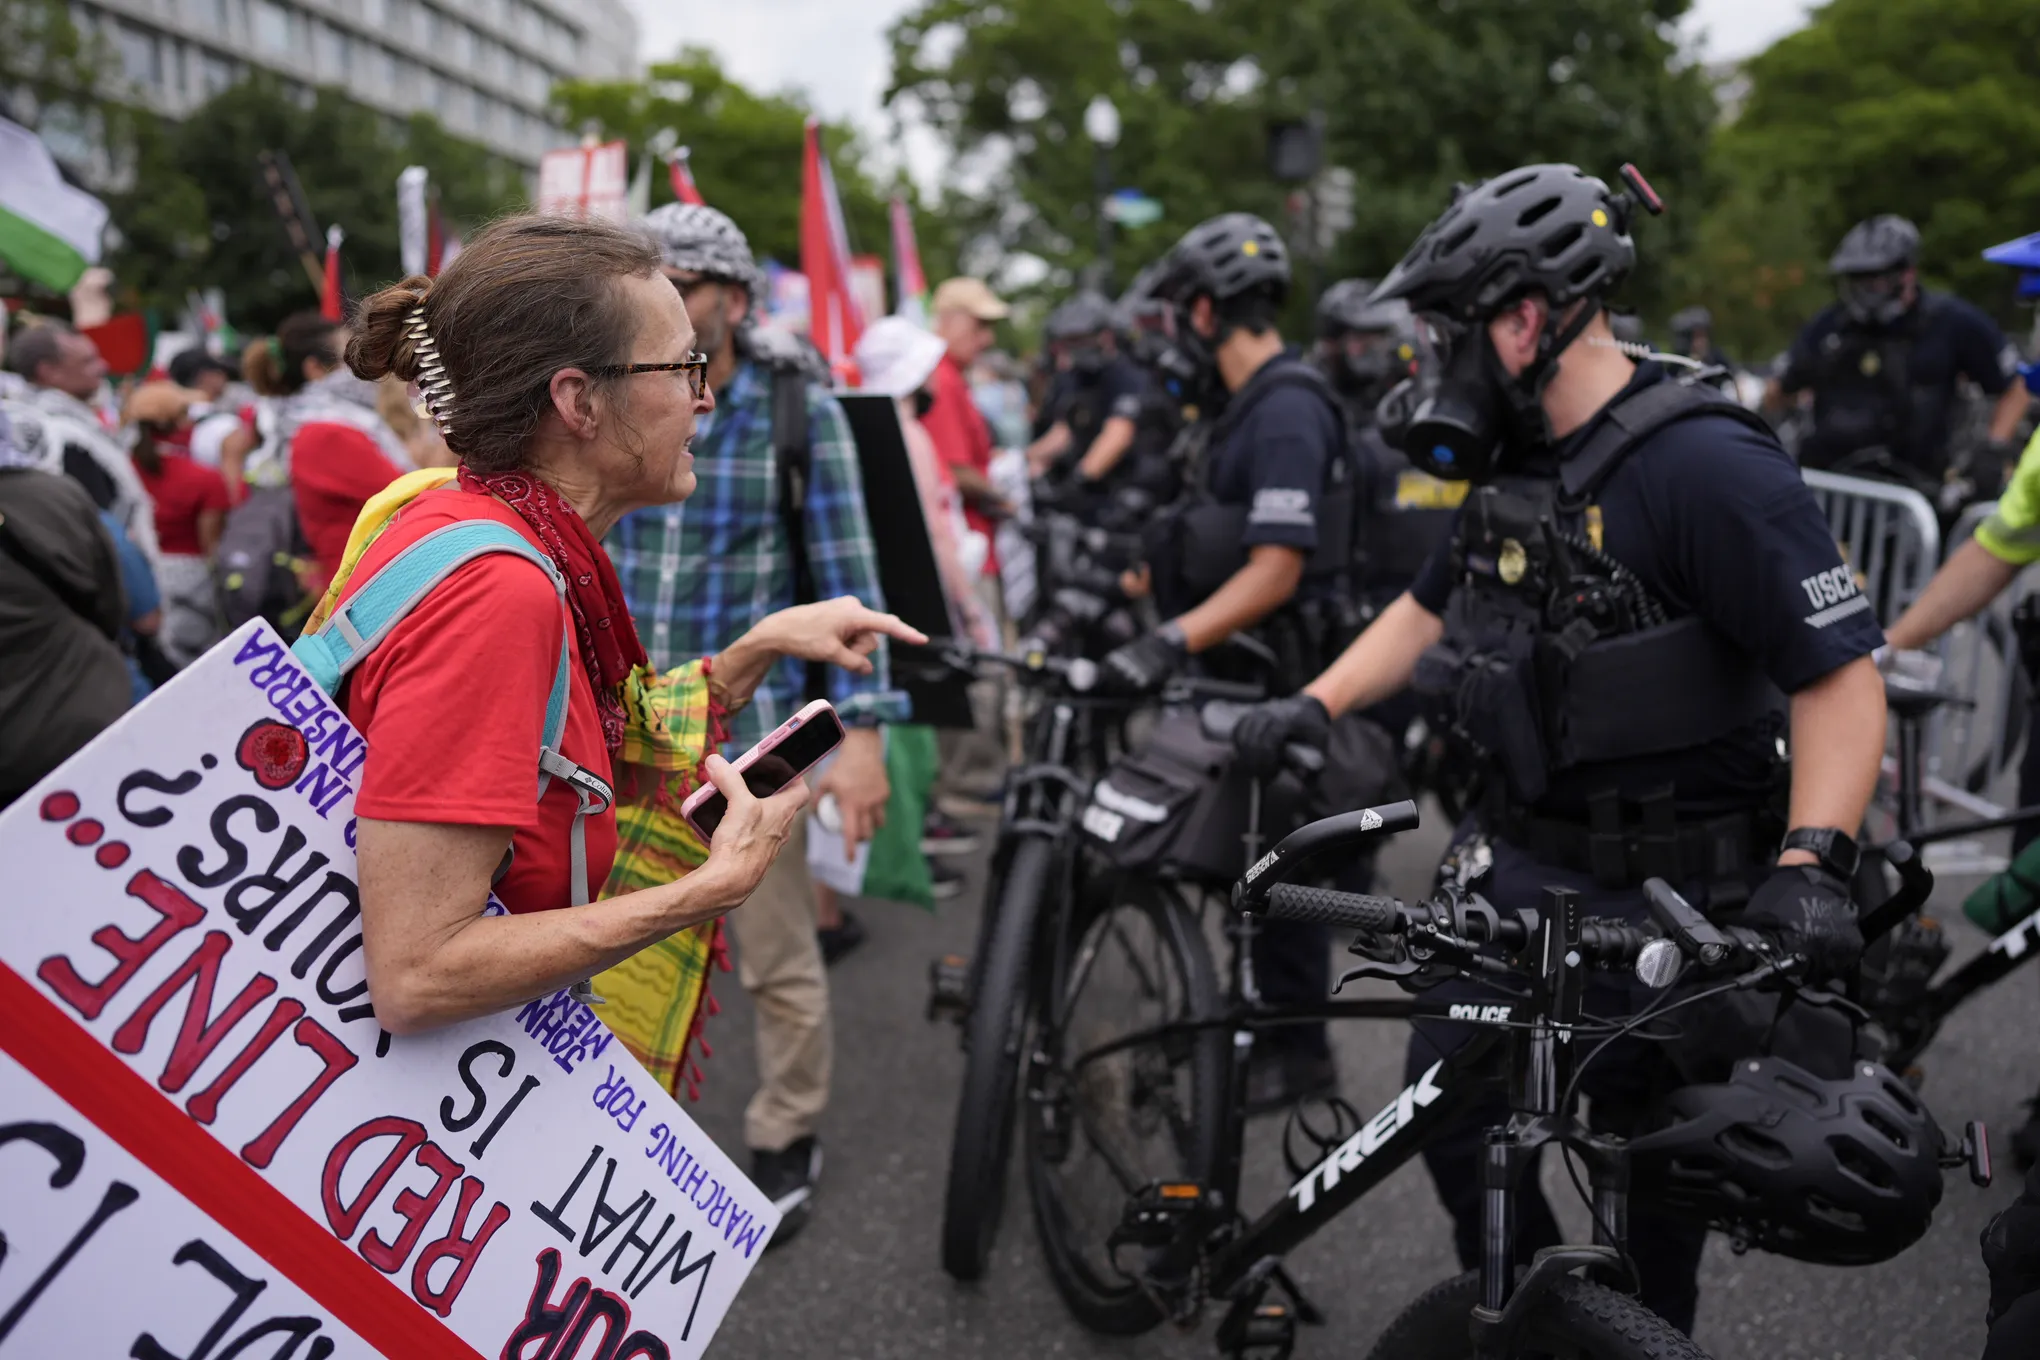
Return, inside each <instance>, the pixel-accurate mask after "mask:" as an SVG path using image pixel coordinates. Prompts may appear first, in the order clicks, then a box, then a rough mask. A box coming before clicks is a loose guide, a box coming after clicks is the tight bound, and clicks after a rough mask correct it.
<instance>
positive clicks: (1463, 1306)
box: [1367, 1271, 1708, 1360]
mask: <svg viewBox="0 0 2040 1360" xmlns="http://www.w3.org/2000/svg"><path fill="white" fill-rule="evenodd" d="M1479 1302H1480V1272H1479V1271H1468V1272H1467V1273H1466V1274H1464V1275H1460V1276H1457V1277H1455V1278H1453V1279H1450V1280H1447V1281H1445V1282H1444V1283H1443V1284H1439V1285H1434V1286H1432V1287H1431V1289H1430V1290H1429V1291H1427V1292H1426V1293H1424V1294H1423V1295H1421V1296H1420V1297H1418V1299H1417V1300H1416V1302H1414V1303H1412V1304H1411V1305H1410V1306H1409V1307H1407V1308H1405V1309H1403V1311H1402V1313H1401V1314H1400V1315H1398V1316H1397V1317H1396V1319H1395V1321H1393V1322H1391V1323H1389V1324H1388V1330H1386V1331H1384V1332H1383V1333H1382V1334H1381V1339H1380V1340H1378V1341H1376V1342H1375V1343H1374V1349H1373V1350H1371V1351H1369V1352H1368V1353H1367V1355H1368V1360H1472V1357H1473V1337H1472V1333H1471V1330H1470V1326H1469V1324H1470V1322H1471V1319H1472V1314H1473V1309H1474V1306H1475V1305H1476V1304H1478V1303H1479ZM1509 1354H1510V1356H1511V1357H1512V1360H1533V1357H1535V1358H1536V1360H1543V1357H1547V1356H1548V1357H1551V1360H1708V1356H1707V1352H1706V1351H1703V1350H1701V1349H1700V1347H1699V1346H1698V1345H1697V1344H1696V1343H1695V1342H1694V1340H1693V1338H1691V1337H1689V1336H1687V1335H1686V1334H1685V1333H1684V1332H1681V1331H1679V1330H1678V1329H1677V1328H1676V1327H1674V1326H1672V1324H1670V1323H1669V1322H1666V1321H1665V1320H1664V1319H1663V1318H1661V1317H1659V1316H1658V1315H1657V1314H1656V1313H1653V1312H1651V1311H1650V1310H1649V1309H1648V1308H1645V1307H1644V1306H1643V1305H1642V1304H1640V1303H1638V1302H1637V1301H1636V1300H1635V1299H1633V1298H1631V1297H1630V1296H1629V1295H1627V1294H1620V1293H1617V1292H1616V1291H1615V1290H1612V1289H1608V1288H1605V1287H1604V1286H1602V1285H1598V1284H1594V1283H1592V1282H1590V1281H1587V1280H1582V1279H1579V1278H1577V1277H1576V1276H1570V1275H1569V1276H1567V1277H1566V1278H1564V1279H1562V1280H1560V1281H1558V1282H1557V1283H1556V1284H1554V1285H1553V1286H1552V1288H1551V1292H1550V1293H1548V1294H1546V1295H1545V1296H1544V1299H1543V1300H1542V1302H1541V1303H1540V1304H1539V1305H1538V1306H1537V1309H1536V1311H1534V1312H1533V1313H1532V1314H1531V1315H1530V1316H1529V1318H1527V1319H1526V1320H1525V1321H1524V1324H1523V1330H1522V1331H1521V1332H1520V1333H1518V1335H1517V1344H1516V1346H1515V1347H1514V1348H1513V1349H1512V1350H1511V1351H1510V1352H1509Z"/></svg>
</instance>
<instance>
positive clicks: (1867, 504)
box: [1803, 468, 1941, 625]
mask: <svg viewBox="0 0 2040 1360" xmlns="http://www.w3.org/2000/svg"><path fill="white" fill-rule="evenodd" d="M1803 475H1804V476H1805V478H1806V484H1807V486H1808V487H1810V488H1812V490H1813V495H1814V499H1815V500H1817V501H1819V502H1820V508H1821V510H1822V511H1823V512H1824V513H1825V514H1826V515H1827V518H1828V527H1829V528H1830V529H1831V530H1833V532H1834V536H1835V542H1836V543H1838V544H1840V545H1841V549H1842V559H1843V560H1844V561H1846V562H1847V563H1848V564H1849V567H1850V569H1851V570H1853V571H1854V572H1855V573H1856V576H1857V579H1858V580H1859V581H1860V582H1861V584H1862V590H1863V593H1864V594H1865V595H1868V596H1869V597H1870V602H1871V603H1872V604H1873V605H1875V606H1876V608H1877V619H1878V621H1879V622H1880V623H1884V624H1887V625H1888V624H1890V623H1891V622H1892V621H1893V620H1894V619H1896V618H1897V617H1898V616H1899V614H1901V613H1903V612H1904V610H1905V607H1906V606H1907V605H1909V604H1911V603H1912V602H1913V599H1914V598H1915V597H1916V596H1918V594H1919V593H1920V591H1921V590H1923V589H1925V588H1926V584H1927V582H1928V581H1929V580H1931V579H1932V578H1933V575H1934V570H1935V568H1937V567H1939V566H1940V565H1941V522H1940V520H1939V518H1938V517H1936V515H1935V514H1934V507H1933V506H1932V505H1930V504H1928V502H1927V498H1926V497H1925V496H1922V495H1921V494H1920V493H1919V492H1917V491H1914V490H1913V489H1912V488H1911V487H1906V486H1894V485H1893V484H1892V483H1890V482H1877V481H1872V480H1870V479H1869V478H1867V477H1844V476H1841V475H1839V474H1837V473H1833V472H1816V471H1814V470H1813V469H1811V468H1808V469H1805V470H1804V473H1803Z"/></svg>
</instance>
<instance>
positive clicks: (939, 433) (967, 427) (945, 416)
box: [921, 354, 997, 570]
mask: <svg viewBox="0 0 2040 1360" xmlns="http://www.w3.org/2000/svg"><path fill="white" fill-rule="evenodd" d="M921 424H922V425H923V426H924V427H925V428H926V429H927V431H928V437H929V438H931V439H933V440H934V441H935V456H936V457H937V458H939V459H941V460H942V463H943V466H944V469H945V471H947V469H949V468H953V467H973V468H976V469H977V470H978V471H979V472H985V473H988V472H990V471H991V467H992V431H991V427H990V426H988V425H986V424H985V418H984V416H983V415H982V414H981V413H980V412H979V411H978V408H977V403H976V402H975V401H973V400H971V395H970V382H969V380H968V379H966V378H965V377H964V376H963V370H962V369H961V368H960V367H958V366H957V363H956V360H954V359H952V358H951V357H949V356H948V355H947V354H945V355H943V356H942V362H941V363H939V364H937V365H935V400H934V401H933V402H932V403H930V404H929V407H928V414H927V415H925V416H923V417H921ZM950 480H951V481H954V480H955V477H954V475H953V474H952V475H951V476H950ZM963 521H964V523H966V524H968V525H969V526H970V527H971V528H973V529H976V530H977V531H978V532H979V533H981V534H983V535H984V536H985V539H986V540H987V541H988V542H989V541H990V539H991V537H992V527H993V526H992V521H991V520H989V519H987V518H986V517H985V516H984V515H983V514H982V513H981V512H979V510H978V509H977V507H976V506H974V505H972V504H971V503H970V502H969V501H967V500H966V501H965V502H964V503H963ZM987 569H988V570H996V569H997V564H996V563H995V562H988V563H987Z"/></svg>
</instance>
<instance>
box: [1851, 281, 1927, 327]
mask: <svg viewBox="0 0 2040 1360" xmlns="http://www.w3.org/2000/svg"><path fill="white" fill-rule="evenodd" d="M1905 275H1906V271H1905V269H1904V268H1899V269H1887V270H1886V271H1884V272H1883V273H1881V274H1843V275H1841V276H1840V277H1839V278H1837V279H1836V280H1835V291H1836V293H1838V294H1839V295H1840V297H1841V301H1842V310H1844V311H1846V312H1847V313H1848V314H1849V319H1850V320H1852V321H1854V322H1855V323H1856V324H1857V325H1859V326H1889V325H1892V324H1893V323H1894V322H1896V321H1898V320H1899V319H1900V318H1901V317H1903V316H1904V315H1905V314H1906V312H1907V311H1908V310H1910V308H1911V304H1910V303H1909V302H1908V301H1907V300H1906V296H1905Z"/></svg>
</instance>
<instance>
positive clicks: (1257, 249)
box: [1154, 212, 1289, 307]
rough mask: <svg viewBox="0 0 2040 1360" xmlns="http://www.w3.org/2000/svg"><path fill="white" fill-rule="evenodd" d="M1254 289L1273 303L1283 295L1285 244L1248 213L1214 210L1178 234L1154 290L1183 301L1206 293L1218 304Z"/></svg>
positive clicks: (1286, 279)
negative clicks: (1210, 215) (1179, 235)
mask: <svg viewBox="0 0 2040 1360" xmlns="http://www.w3.org/2000/svg"><path fill="white" fill-rule="evenodd" d="M1257 291H1258V292H1259V293H1260V294H1262V295H1263V296H1265V297H1267V298H1268V300H1269V301H1270V302H1271V303H1272V304H1273V305H1274V306H1276V307H1280V306H1281V305H1282V303H1283V301H1284V299H1286V298H1287V297H1288V296H1289V248H1288V247H1287V246H1285V245H1283V244H1282V238H1281V236H1279V235H1277V234H1276V231H1275V228H1273V227H1271V226H1269V225H1268V224H1267V223H1266V222H1264V221H1263V220H1261V219H1260V218H1258V217H1256V216H1254V215H1253V214H1252V213H1242V212H1233V213H1220V214H1219V215H1218V216H1217V217H1213V218H1210V219H1209V220H1207V221H1203V222H1199V223H1198V224H1197V225H1196V226H1194V227H1192V228H1190V230H1189V231H1186V232H1184V233H1183V239H1182V240H1180V241H1178V242H1176V246H1175V248H1174V249H1173V250H1171V251H1170V252H1169V255H1168V258H1167V260H1166V261H1165V262H1164V264H1163V268H1162V274H1161V277H1160V278H1159V279H1157V280H1156V282H1155V286H1154V292H1155V295H1156V296H1157V297H1164V298H1167V299H1168V300H1170V301H1171V302H1174V303H1176V304H1178V305H1179V306H1186V307H1187V306H1188V305H1189V304H1190V303H1191V302H1192V301H1194V300H1195V299H1196V298H1198V297H1200V296H1202V297H1209V298H1210V299H1211V300H1212V301H1213V302H1215V303H1218V304H1220V306H1221V307H1223V305H1224V304H1226V303H1228V302H1232V301H1233V300H1235V299H1237V298H1242V297H1245V296H1247V295H1248V294H1251V293H1255V292H1257Z"/></svg>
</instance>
